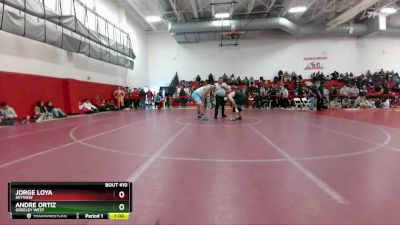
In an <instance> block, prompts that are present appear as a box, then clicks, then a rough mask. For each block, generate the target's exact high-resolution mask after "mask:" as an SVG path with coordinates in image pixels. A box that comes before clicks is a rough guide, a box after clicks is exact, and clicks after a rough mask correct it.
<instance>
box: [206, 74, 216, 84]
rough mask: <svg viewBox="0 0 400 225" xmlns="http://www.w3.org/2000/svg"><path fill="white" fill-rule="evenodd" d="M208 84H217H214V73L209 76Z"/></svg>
mask: <svg viewBox="0 0 400 225" xmlns="http://www.w3.org/2000/svg"><path fill="white" fill-rule="evenodd" d="M207 83H208V84H214V83H215V82H214V76H213V75H212V73H210V74H209V75H208V80H207Z"/></svg>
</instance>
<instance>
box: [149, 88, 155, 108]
mask: <svg viewBox="0 0 400 225" xmlns="http://www.w3.org/2000/svg"><path fill="white" fill-rule="evenodd" d="M153 98H154V94H153V92H152V91H151V90H150V89H149V90H148V91H147V104H148V105H150V106H152V105H153Z"/></svg>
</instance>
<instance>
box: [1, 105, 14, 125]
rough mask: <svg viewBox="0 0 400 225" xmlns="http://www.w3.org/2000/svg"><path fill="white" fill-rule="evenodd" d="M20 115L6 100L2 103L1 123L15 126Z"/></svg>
mask: <svg viewBox="0 0 400 225" xmlns="http://www.w3.org/2000/svg"><path fill="white" fill-rule="evenodd" d="M17 118H18V115H17V113H16V112H15V110H14V109H13V108H12V107H10V106H9V105H8V104H7V103H6V102H3V103H1V105H0V125H6V126H13V125H14V124H15V123H16V122H17Z"/></svg>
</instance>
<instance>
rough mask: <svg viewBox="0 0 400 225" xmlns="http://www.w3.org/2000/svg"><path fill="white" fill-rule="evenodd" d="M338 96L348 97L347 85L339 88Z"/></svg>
mask: <svg viewBox="0 0 400 225" xmlns="http://www.w3.org/2000/svg"><path fill="white" fill-rule="evenodd" d="M339 94H340V95H342V96H348V95H349V87H347V85H346V84H345V85H343V87H342V88H340V91H339Z"/></svg>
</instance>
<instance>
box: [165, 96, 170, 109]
mask: <svg viewBox="0 0 400 225" xmlns="http://www.w3.org/2000/svg"><path fill="white" fill-rule="evenodd" d="M165 108H167V109H170V108H171V96H170V95H169V94H167V95H166V96H165Z"/></svg>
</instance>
